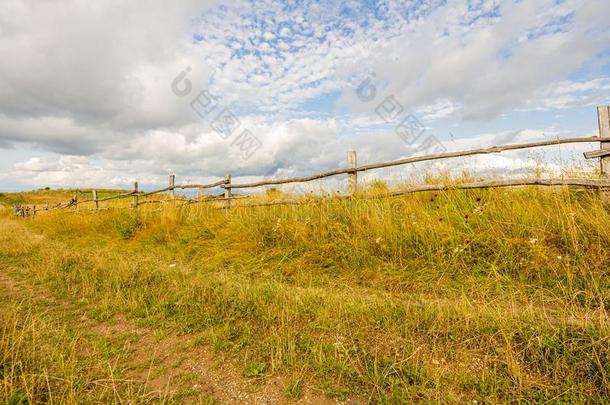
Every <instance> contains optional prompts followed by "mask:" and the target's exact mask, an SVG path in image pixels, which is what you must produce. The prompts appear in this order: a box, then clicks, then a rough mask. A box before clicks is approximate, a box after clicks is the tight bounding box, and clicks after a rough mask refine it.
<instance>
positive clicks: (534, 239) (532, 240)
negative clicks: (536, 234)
mask: <svg viewBox="0 0 610 405" xmlns="http://www.w3.org/2000/svg"><path fill="white" fill-rule="evenodd" d="M530 243H531V244H532V245H534V244H536V243H538V238H531V239H530Z"/></svg>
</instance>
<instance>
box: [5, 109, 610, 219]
mask: <svg viewBox="0 0 610 405" xmlns="http://www.w3.org/2000/svg"><path fill="white" fill-rule="evenodd" d="M597 117H598V124H599V136H591V137H579V138H564V139H555V140H547V141H539V142H530V143H521V144H510V145H503V146H492V147H488V148H480V149H472V150H466V151H458V152H446V153H439V154H433V155H425V156H416V157H409V158H405V159H399V160H393V161H389V162H382V163H371V164H367V165H362V166H358V165H357V160H356V152H355V151H350V152H348V155H347V167H346V168H340V169H334V170H329V171H325V172H322V173H317V174H313V175H310V176H305V177H292V178H285V179H275V180H262V181H256V182H251V183H232V181H231V175H230V174H227V175H226V176H225V177H224V178H223V179H221V180H218V181H215V182H213V183H208V184H176V176H175V175H174V174H171V175H170V176H169V184H168V186H167V187H165V188H162V189H159V190H153V191H148V192H141V191H140V190H139V188H138V183H137V182H135V183H134V186H133V190H132V191H129V192H125V193H121V194H117V195H113V196H110V197H105V198H98V194H97V191H96V190H93V191H92V198H84V199H79V195H82V193H79V192H77V193H76V194H75V195H74V197H73V198H72V199H71V200H70V201H68V202H66V203H62V204H57V205H54V206H48V205H45V206H44V207H40V206H38V207H36V206H34V205H22V206H19V207H16V214H17V215H22V216H27V215H35V214H36V213H37V212H40V211H53V210H59V209H66V208H76V209H77V210H78V209H79V206H80V205H83V204H92V205H93V208H91V209H93V210H99V209H104V208H101V207H100V202H105V201H110V200H115V199H126V198H131V208H133V209H137V208H138V207H139V206H141V205H143V204H153V203H164V202H169V201H176V202H178V203H180V204H181V205H188V204H194V203H205V202H222V203H223V204H222V207H221V208H223V209H229V208H231V206H232V205H231V201H233V200H237V199H244V198H250V197H251V196H247V195H242V196H234V195H232V192H233V190H234V189H246V188H255V187H262V186H274V185H281V184H288V183H303V182H309V181H314V180H318V179H323V178H327V177H331V176H338V175H345V174H346V175H347V176H348V194H347V195H341V196H338V197H340V198H349V197H351V196H353V195H355V194H357V193H358V172H365V171H368V170H374V169H381V168H385V167H392V166H399V165H405V164H409V163H416V162H424V161H430V160H438V159H449V158H456V157H464V156H473V155H482V154H489V153H500V152H505V151H512V150H520V149H528V148H536V147H543V146H552V145H562V144H569V143H591V142H599V149H597V150H594V151H590V152H585V153H584V157H585V158H587V159H599V160H600V173H601V176H600V179H599V180H591V179H578V178H561V179H560V178H557V179H546V180H545V179H518V180H502V181H493V180H492V181H480V182H473V183H463V184H457V185H451V186H448V185H438V184H433V185H430V184H428V185H421V186H414V187H409V188H406V189H403V190H399V191H394V192H390V193H386V194H382V195H376V196H375V198H379V197H391V196H397V195H402V194H409V193H416V192H422V191H434V190H447V189H475V188H492V187H511V186H530V185H536V186H561V185H568V186H579V187H587V188H597V189H602V188H610V106H601V107H598V108H597ZM216 187H220V188H222V189H223V190H224V193H223V194H222V195H221V196H211V197H206V198H197V199H193V198H184V197H177V196H176V193H175V190H176V189H182V190H184V189H210V188H216ZM162 193H169V196H168V198H167V199H156V200H144V198H145V197H149V196H158V195H160V194H162ZM278 204H299V202H298V201H295V200H284V201H273V202H263V203H252V204H239V205H233V206H235V207H253V206H268V205H278Z"/></svg>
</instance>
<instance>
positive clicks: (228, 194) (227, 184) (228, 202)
mask: <svg viewBox="0 0 610 405" xmlns="http://www.w3.org/2000/svg"><path fill="white" fill-rule="evenodd" d="M224 189H225V198H231V175H230V174H228V173H227V174H225V185H224ZM224 205H225V209H229V208H231V200H225V204H224Z"/></svg>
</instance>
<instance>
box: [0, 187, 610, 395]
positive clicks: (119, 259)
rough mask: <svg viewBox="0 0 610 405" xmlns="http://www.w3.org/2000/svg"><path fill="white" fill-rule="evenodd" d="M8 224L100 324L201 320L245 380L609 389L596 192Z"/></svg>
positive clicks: (488, 390)
mask: <svg viewBox="0 0 610 405" xmlns="http://www.w3.org/2000/svg"><path fill="white" fill-rule="evenodd" d="M377 187H380V186H377ZM5 223H7V224H8V223H10V224H13V225H11V226H12V227H13V228H14V229H12V230H10V229H9V227H7V226H5V227H3V228H2V229H1V230H0V235H2V233H4V235H2V236H0V246H3V249H2V250H0V260H1V261H2V262H5V263H11V265H12V266H13V267H14V268H17V269H18V271H16V273H18V274H20V276H21V277H22V278H23V279H27V280H28V281H29V282H30V283H34V284H35V285H37V286H39V287H44V288H46V289H48V290H49V291H51V292H52V294H53V296H55V297H57V298H58V299H60V300H64V301H68V302H78V303H79V305H82V306H85V307H87V308H89V310H90V311H91V313H92V315H94V316H95V317H99V319H101V320H107V319H112V318H113V317H114V316H117V315H124V316H127V317H128V318H130V319H132V320H134V321H136V322H138V323H139V324H140V325H145V326H147V327H151V328H154V329H158V330H162V331H168V330H171V331H176V330H177V331H179V333H181V334H187V335H188V334H196V335H197V336H198V338H197V339H196V341H195V343H194V344H193V346H201V345H205V346H208V347H209V348H211V349H212V350H213V351H215V352H217V353H218V354H219V355H221V354H222V355H226V356H229V358H230V359H232V360H231V361H232V363H233V364H234V366H235V368H236V369H238V370H242V375H243V376H245V377H248V378H254V379H263V380H264V379H265V378H268V377H271V376H275V375H279V376H282V377H285V378H286V386H285V387H284V395H285V397H286V398H287V399H297V398H299V397H301V396H302V395H303V392H304V390H307V389H315V390H316V392H324V393H325V395H327V396H330V397H339V398H350V397H362V398H367V399H369V398H370V400H371V401H372V402H382V403H404V402H413V401H423V402H436V401H443V402H455V403H464V402H468V401H474V400H476V401H479V402H481V401H484V402H492V403H493V402H506V401H527V402H547V401H550V402H607V401H608V400H609V398H610V397H609V390H610V382H609V380H608V379H609V378H610V367H608V363H609V360H610V345H609V343H610V342H609V336H610V335H609V333H608V332H609V323H608V317H607V310H608V307H609V306H610V294H609V293H610V288H609V287H610V278H609V276H610V274H609V273H610V227H608V223H610V212H609V211H608V209H607V208H606V207H605V206H604V205H603V204H602V202H601V201H600V198H599V195H598V194H597V193H594V192H582V191H575V190H570V189H568V188H557V189H543V188H523V189H511V190H508V189H505V190H484V191H448V192H443V193H422V194H418V195H411V196H406V197H400V198H392V199H380V200H366V199H360V198H355V199H353V200H339V199H332V198H331V199H327V200H324V201H322V202H318V203H313V204H310V205H306V206H299V207H295V206H276V207H264V208H251V209H245V208H236V209H233V210H231V212H230V213H228V215H227V214H225V213H224V212H223V211H219V210H214V209H212V208H211V207H209V206H206V205H196V206H191V207H189V208H187V209H184V208H182V209H179V208H172V207H171V206H167V207H166V208H164V209H163V210H161V211H155V212H153V211H150V210H146V209H141V210H140V211H139V213H133V212H126V211H105V212H99V213H94V214H83V215H74V214H66V213H61V212H59V213H48V214H45V215H40V216H38V217H37V218H36V219H35V220H28V221H18V220H13V219H11V220H6V219H5ZM15 229H17V230H19V229H21V230H20V231H19V232H22V235H23V236H22V241H21V242H19V243H17V242H16V241H15V240H14V238H15V234H16V231H15ZM35 235H42V236H43V238H42V239H36V237H35ZM24 241H26V242H24ZM83 378H85V379H86V376H83ZM16 391H19V392H22V390H20V389H15V390H13V391H12V392H16ZM11 395H12V394H11ZM100 395H101V394H100Z"/></svg>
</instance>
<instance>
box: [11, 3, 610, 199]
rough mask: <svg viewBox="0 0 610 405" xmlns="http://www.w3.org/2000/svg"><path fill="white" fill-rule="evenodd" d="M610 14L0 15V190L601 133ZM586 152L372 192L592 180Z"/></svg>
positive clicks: (407, 10)
mask: <svg viewBox="0 0 610 405" xmlns="http://www.w3.org/2000/svg"><path fill="white" fill-rule="evenodd" d="M608 15H610V2H608V1H607V0H563V1H562V0H527V1H525V0H520V1H515V0H506V1H503V0H490V1H487V0H471V1H466V0H456V1H450V0H443V1H441V0H430V1H421V0H411V1H400V2H399V1H356V0H353V1H339V0H336V1H305V0H304V1H265V0H261V1H245V0H243V1H242V0H235V1H232V2H219V1H212V0H201V1H190V0H185V1H174V2H167V1H162V0H147V1H144V0H134V1H124V0H107V1H103V2H99V1H83V0H55V1H52V2H46V1H44V2H43V1H36V0H3V1H2V2H0V55H2V56H1V58H2V59H1V61H0V191H12V190H28V189H36V188H41V187H53V188H55V187H64V188H67V187H82V188H85V187H87V188H88V187H98V188H102V187H120V188H128V187H130V184H131V183H132V182H133V181H138V182H139V183H140V185H141V188H143V189H147V188H148V189H150V188H154V187H156V186H164V185H166V183H167V178H168V174H169V173H175V174H176V178H177V182H179V183H187V182H190V183H193V182H211V181H215V180H217V179H219V178H221V177H223V176H224V175H225V173H231V174H232V176H233V178H234V179H236V181H238V180H244V181H245V180H255V179H261V178H281V177H288V176H293V175H304V174H312V173H316V172H319V171H323V170H329V169H333V168H337V167H344V166H345V165H346V154H347V151H349V150H355V151H357V154H358V163H359V164H366V163H373V162H382V161H387V160H392V159H399V158H403V157H407V156H414V155H421V154H426V153H434V152H440V151H451V150H460V149H468V148H475V147H484V146H492V145H502V144H506V143H515V142H527V141H534V140H541V139H555V138H557V137H571V136H593V135H597V134H598V128H597V118H596V111H595V107H596V106H598V105H604V104H608V103H610V23H609V22H608V18H607V16H608ZM595 148H597V145H595V144H592V145H586V144H585V145H572V146H562V147H561V148H559V147H553V148H550V149H545V150H540V151H535V152H532V151H526V152H511V153H507V154H502V155H497V154H494V155H484V156H481V157H475V158H467V159H459V160H447V161H439V162H436V163H430V164H421V165H416V166H408V167H399V168H393V169H385V170H382V171H379V172H374V173H367V174H366V176H369V177H366V176H364V177H365V178H369V179H370V178H375V177H378V178H384V179H388V180H389V181H406V180H407V179H409V178H411V176H413V175H415V174H416V175H418V176H420V175H423V176H426V175H434V174H438V173H441V172H443V171H446V170H451V171H456V170H459V171H463V170H467V171H469V172H471V173H482V174H493V175H510V174H511V173H513V174H523V173H526V172H530V173H531V172H532V171H535V170H539V169H540V168H541V167H543V168H544V169H545V170H547V171H549V172H561V171H565V170H568V169H569V168H571V167H574V166H578V167H580V168H582V169H584V170H592V167H593V165H592V164H591V162H585V161H584V160H582V159H581V158H580V156H581V154H582V152H583V151H586V150H592V149H595ZM337 181H339V180H337ZM341 181H342V180H341ZM330 187H342V185H341V184H340V183H337V184H334V183H333V184H330Z"/></svg>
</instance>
